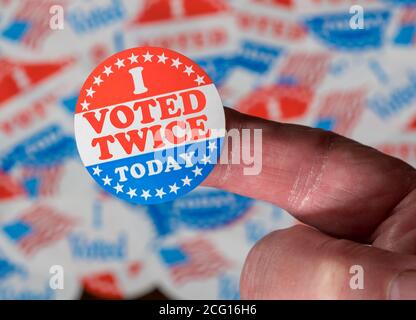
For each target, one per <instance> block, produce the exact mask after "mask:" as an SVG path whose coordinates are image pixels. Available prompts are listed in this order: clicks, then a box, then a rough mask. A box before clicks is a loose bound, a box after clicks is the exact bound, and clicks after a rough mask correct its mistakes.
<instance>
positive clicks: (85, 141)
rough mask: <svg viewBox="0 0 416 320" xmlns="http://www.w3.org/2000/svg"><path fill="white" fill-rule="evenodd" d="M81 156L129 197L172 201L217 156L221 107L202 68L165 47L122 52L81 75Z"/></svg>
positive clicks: (107, 184)
mask: <svg viewBox="0 0 416 320" xmlns="http://www.w3.org/2000/svg"><path fill="white" fill-rule="evenodd" d="M74 121H75V137H76V142H77V147H78V151H79V154H80V156H81V159H82V161H83V163H84V165H85V167H86V169H87V170H88V172H89V173H90V175H91V176H92V177H93V178H94V179H95V181H96V182H97V183H98V184H99V185H100V186H102V187H103V188H104V189H105V190H107V191H108V192H110V193H112V194H114V195H116V196H117V197H119V198H121V199H124V200H126V201H129V202H133V203H141V204H154V203H161V202H165V201H171V200H173V199H175V198H177V197H179V196H181V195H184V194H186V193H188V192H189V191H191V190H192V189H194V188H195V187H196V186H198V185H199V184H200V183H201V182H202V181H203V180H204V179H205V178H206V177H207V175H208V174H209V173H210V171H211V170H212V169H213V167H214V165H215V163H216V162H217V159H218V158H219V155H220V151H221V147H222V144H223V139H224V135H225V117H224V109H223V105H222V102H221V99H220V96H219V94H218V92H217V89H216V88H215V85H214V84H213V83H212V81H211V79H210V78H209V77H208V75H207V74H206V73H205V72H204V70H202V69H201V67H199V66H198V65H197V64H196V63H195V62H193V61H192V60H190V59H188V58H187V57H185V56H183V55H181V54H179V53H177V52H174V51H171V50H168V49H164V48H154V47H141V48H133V49H128V50H125V51H121V52H119V53H117V54H115V55H113V56H111V57H109V58H108V59H107V60H105V61H104V62H103V63H101V64H100V65H99V66H98V67H97V68H96V69H95V70H94V71H93V72H92V73H91V74H90V76H89V77H88V79H87V80H86V81H85V83H84V86H83V87H82V89H81V92H80V95H79V98H78V102H77V106H76V110H75V119H74Z"/></svg>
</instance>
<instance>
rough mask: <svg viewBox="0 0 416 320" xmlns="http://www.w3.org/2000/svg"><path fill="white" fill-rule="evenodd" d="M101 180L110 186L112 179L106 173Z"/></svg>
mask: <svg viewBox="0 0 416 320" xmlns="http://www.w3.org/2000/svg"><path fill="white" fill-rule="evenodd" d="M102 180H103V181H104V185H105V186H106V185H109V186H111V183H110V182H111V180H113V179H110V178H109V177H108V175H106V176H105V178H104V179H102Z"/></svg>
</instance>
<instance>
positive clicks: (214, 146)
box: [207, 141, 217, 152]
mask: <svg viewBox="0 0 416 320" xmlns="http://www.w3.org/2000/svg"><path fill="white" fill-rule="evenodd" d="M207 149H208V150H209V151H211V152H212V151H214V150H215V149H217V145H216V144H215V141H212V142H208V148H207Z"/></svg>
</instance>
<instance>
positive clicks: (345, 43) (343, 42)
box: [305, 10, 391, 51]
mask: <svg viewBox="0 0 416 320" xmlns="http://www.w3.org/2000/svg"><path fill="white" fill-rule="evenodd" d="M390 16H391V13H390V12H389V11H385V10H383V11H365V13H364V26H365V27H364V29H352V28H351V26H350V20H351V18H352V17H353V15H351V14H345V13H341V14H326V15H321V16H316V17H313V18H310V19H308V20H306V21H305V24H306V26H307V28H308V29H309V30H310V31H311V33H312V34H313V35H314V36H315V37H317V38H318V39H319V40H320V41H321V42H323V43H325V44H326V45H328V46H330V47H331V48H334V49H339V50H346V51H360V50H366V49H378V48H380V47H381V46H382V45H383V42H384V41H385V39H384V37H385V30H386V28H387V25H388V23H389V21H390Z"/></svg>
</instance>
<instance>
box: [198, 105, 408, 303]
mask: <svg viewBox="0 0 416 320" xmlns="http://www.w3.org/2000/svg"><path fill="white" fill-rule="evenodd" d="M226 119H227V129H231V128H238V129H242V128H251V129H259V128H261V129H262V131H263V148H262V150H263V154H262V168H263V169H262V171H261V173H260V174H259V175H256V176H244V175H243V165H236V164H217V165H216V167H215V169H214V170H213V172H212V173H211V175H210V176H209V177H208V179H207V180H206V181H205V183H204V184H205V185H208V186H212V187H216V188H221V189H224V190H227V191H230V192H233V193H237V194H240V195H244V196H248V197H251V198H255V199H259V200H264V201H268V202H271V203H273V204H275V205H277V206H279V207H281V208H283V209H285V210H287V211H288V212H289V213H291V214H292V215H293V216H294V217H296V218H297V219H298V220H300V221H301V222H303V223H304V224H305V225H300V224H299V225H297V226H294V227H291V228H288V229H285V230H279V231H274V232H272V233H270V234H269V235H267V236H266V237H264V238H263V239H262V240H260V241H259V242H258V243H257V244H256V245H255V246H254V247H253V248H252V250H251V251H250V253H249V255H248V257H247V259H246V262H245V265H244V268H243V271H242V275H241V282H240V288H241V297H242V298H243V299H416V256H414V254H416V170H415V169H414V168H412V167H411V166H409V165H408V164H406V163H405V162H403V161H401V160H399V159H396V158H393V157H390V156H387V155H385V154H383V153H381V152H378V151H377V150H375V149H372V148H370V147H367V146H364V145H361V144H359V143H358V142H355V141H352V140H350V139H347V138H345V137H342V136H339V135H337V134H335V133H331V132H326V131H322V130H319V129H312V128H309V127H304V126H299V125H291V124H281V123H275V122H270V121H266V120H262V119H258V118H254V117H250V116H246V115H243V114H240V113H238V112H236V111H233V110H231V109H226ZM251 150H253V148H251ZM230 152H235V151H233V150H230ZM353 265H360V266H362V268H363V270H364V289H362V290H353V289H351V288H350V285H349V283H350V279H351V277H352V275H351V274H350V272H349V271H350V267H351V266H353Z"/></svg>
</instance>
